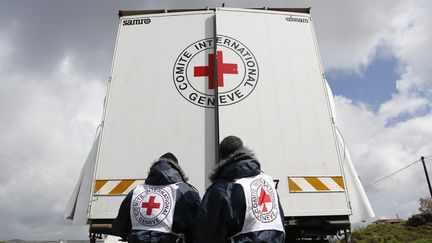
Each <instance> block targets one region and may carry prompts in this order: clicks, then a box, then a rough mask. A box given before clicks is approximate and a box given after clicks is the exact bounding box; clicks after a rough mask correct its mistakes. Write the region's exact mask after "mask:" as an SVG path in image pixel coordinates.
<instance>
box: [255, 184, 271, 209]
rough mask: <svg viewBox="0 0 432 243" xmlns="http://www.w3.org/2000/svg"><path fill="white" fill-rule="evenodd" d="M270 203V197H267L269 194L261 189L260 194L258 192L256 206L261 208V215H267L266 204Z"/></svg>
mask: <svg viewBox="0 0 432 243" xmlns="http://www.w3.org/2000/svg"><path fill="white" fill-rule="evenodd" d="M271 202H272V201H271V198H270V196H269V194H267V193H266V191H265V190H264V189H263V188H262V187H261V192H260V196H259V199H258V205H259V206H261V205H262V206H263V207H262V211H263V213H267V212H268V209H267V207H266V203H271Z"/></svg>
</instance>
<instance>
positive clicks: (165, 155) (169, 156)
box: [159, 152, 178, 164]
mask: <svg viewBox="0 0 432 243" xmlns="http://www.w3.org/2000/svg"><path fill="white" fill-rule="evenodd" d="M159 159H168V160H171V161H173V162H174V163H176V164H178V160H177V158H176V157H175V156H174V154H172V153H170V152H167V153H165V154H163V155H162V156H161V157H160V158H159Z"/></svg>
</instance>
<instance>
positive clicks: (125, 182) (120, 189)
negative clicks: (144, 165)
mask: <svg viewBox="0 0 432 243" xmlns="http://www.w3.org/2000/svg"><path fill="white" fill-rule="evenodd" d="M134 182H135V180H122V181H121V182H120V183H119V184H118V185H117V186H116V187H114V189H112V190H111V191H110V192H109V194H110V195H112V194H122V193H123V192H125V191H126V190H127V189H128V188H129V186H130V185H132V183H134Z"/></svg>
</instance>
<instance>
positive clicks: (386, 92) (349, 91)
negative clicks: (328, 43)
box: [326, 55, 400, 111]
mask: <svg viewBox="0 0 432 243" xmlns="http://www.w3.org/2000/svg"><path fill="white" fill-rule="evenodd" d="M396 68H397V59H396V58H395V57H393V56H386V57H383V56H380V55H377V56H375V58H374V59H373V60H372V62H371V63H369V65H368V66H366V68H365V69H364V70H362V72H361V73H354V72H346V71H336V70H334V71H332V70H331V71H329V72H326V78H327V81H328V82H329V84H330V87H331V88H332V91H333V94H334V95H342V96H345V97H347V98H349V99H351V100H354V101H360V102H363V103H366V104H367V105H369V106H370V107H371V108H372V109H373V111H377V110H378V108H379V106H380V104H381V103H383V102H385V101H387V100H389V99H390V98H391V94H392V93H396V81H397V80H398V79H399V78H400V75H399V74H398V73H397V71H396Z"/></svg>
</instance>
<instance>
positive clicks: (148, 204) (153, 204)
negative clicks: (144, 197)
mask: <svg viewBox="0 0 432 243" xmlns="http://www.w3.org/2000/svg"><path fill="white" fill-rule="evenodd" d="M155 198H156V197H155V196H150V199H149V201H148V202H143V203H142V204H141V207H142V208H147V210H146V214H147V215H151V214H152V211H153V209H154V208H156V209H159V208H160V203H157V202H155Z"/></svg>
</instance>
